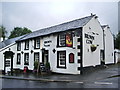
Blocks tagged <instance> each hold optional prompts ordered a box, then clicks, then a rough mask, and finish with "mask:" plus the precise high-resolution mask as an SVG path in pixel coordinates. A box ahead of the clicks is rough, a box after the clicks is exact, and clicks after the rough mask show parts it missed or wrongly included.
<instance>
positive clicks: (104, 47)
mask: <svg viewBox="0 0 120 90" xmlns="http://www.w3.org/2000/svg"><path fill="white" fill-rule="evenodd" d="M103 49H104V51H103V61H104V64H105V30H104V29H103Z"/></svg>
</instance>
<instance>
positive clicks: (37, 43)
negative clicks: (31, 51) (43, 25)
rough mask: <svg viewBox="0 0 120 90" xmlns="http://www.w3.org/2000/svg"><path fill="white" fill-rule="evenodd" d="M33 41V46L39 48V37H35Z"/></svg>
mask: <svg viewBox="0 0 120 90" xmlns="http://www.w3.org/2000/svg"><path fill="white" fill-rule="evenodd" d="M34 42H35V45H34V47H35V48H36V49H37V48H40V38H37V39H35V40H34Z"/></svg>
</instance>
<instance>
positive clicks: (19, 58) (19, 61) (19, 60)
mask: <svg viewBox="0 0 120 90" xmlns="http://www.w3.org/2000/svg"><path fill="white" fill-rule="evenodd" d="M20 63H21V54H20V53H18V54H17V64H20Z"/></svg>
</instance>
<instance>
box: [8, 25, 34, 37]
mask: <svg viewBox="0 0 120 90" xmlns="http://www.w3.org/2000/svg"><path fill="white" fill-rule="evenodd" d="M31 32H32V31H31V30H29V29H28V28H26V27H24V28H21V27H15V28H14V29H13V30H12V31H11V34H10V36H9V39H10V38H15V37H19V36H22V35H25V34H28V33H31Z"/></svg>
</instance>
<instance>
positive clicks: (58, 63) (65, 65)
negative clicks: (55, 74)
mask: <svg viewBox="0 0 120 90" xmlns="http://www.w3.org/2000/svg"><path fill="white" fill-rule="evenodd" d="M60 52H65V67H61V66H59V53H60ZM57 68H63V69H66V51H57Z"/></svg>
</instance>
